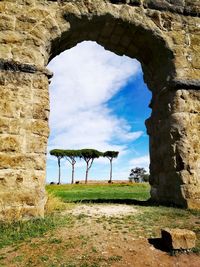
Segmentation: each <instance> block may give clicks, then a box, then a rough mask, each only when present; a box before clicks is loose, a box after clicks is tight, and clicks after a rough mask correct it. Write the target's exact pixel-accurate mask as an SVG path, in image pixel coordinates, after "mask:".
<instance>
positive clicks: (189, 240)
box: [161, 228, 196, 250]
mask: <svg viewBox="0 0 200 267" xmlns="http://www.w3.org/2000/svg"><path fill="white" fill-rule="evenodd" d="M161 236H162V241H163V245H164V246H165V247H166V248H168V249H169V250H182V249H185V250H189V249H192V248H194V247H195V243H196V234H195V233H194V232H193V231H190V230H187V229H178V228H174V229H169V228H165V229H162V230H161Z"/></svg>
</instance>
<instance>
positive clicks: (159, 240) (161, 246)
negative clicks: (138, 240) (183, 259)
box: [148, 238, 170, 253]
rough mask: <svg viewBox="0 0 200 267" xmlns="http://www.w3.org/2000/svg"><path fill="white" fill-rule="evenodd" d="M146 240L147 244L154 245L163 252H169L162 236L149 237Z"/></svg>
mask: <svg viewBox="0 0 200 267" xmlns="http://www.w3.org/2000/svg"><path fill="white" fill-rule="evenodd" d="M148 241H149V244H151V245H153V246H154V248H156V249H159V250H161V251H164V252H168V253H169V252H170V250H169V249H168V248H167V247H166V244H164V242H163V240H162V238H149V239H148Z"/></svg>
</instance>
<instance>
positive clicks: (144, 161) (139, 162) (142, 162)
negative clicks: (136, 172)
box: [129, 155, 150, 171]
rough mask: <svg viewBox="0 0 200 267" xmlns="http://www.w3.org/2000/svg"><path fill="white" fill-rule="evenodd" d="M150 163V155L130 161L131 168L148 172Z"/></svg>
mask: <svg viewBox="0 0 200 267" xmlns="http://www.w3.org/2000/svg"><path fill="white" fill-rule="evenodd" d="M149 163H150V159H149V155H145V156H142V157H137V158H133V159H131V160H130V161H129V164H130V166H131V168H135V167H143V168H145V170H147V171H149Z"/></svg>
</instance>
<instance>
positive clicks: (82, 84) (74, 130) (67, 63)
mask: <svg viewBox="0 0 200 267" xmlns="http://www.w3.org/2000/svg"><path fill="white" fill-rule="evenodd" d="M49 68H50V69H51V70H52V71H53V72H54V78H53V79H52V83H51V85H50V104H51V113H50V129H51V136H50V139H49V148H50V149H51V148H55V147H61V148H74V149H76V148H84V147H85V148H86V147H94V148H96V149H99V150H110V149H112V150H119V151H121V152H123V151H124V150H125V149H126V145H125V143H126V142H129V141H134V140H136V139H138V138H139V137H140V136H141V135H142V134H143V132H141V131H137V132H132V131H131V127H130V125H129V124H128V122H127V121H125V120H123V119H121V118H119V117H117V116H116V115H114V114H113V113H112V111H111V110H110V109H109V108H108V106H107V104H106V102H107V101H108V100H109V99H111V98H112V97H113V96H114V95H115V94H116V93H117V92H118V91H119V90H120V89H121V88H122V87H123V86H125V85H126V83H127V82H128V80H129V79H130V77H133V76H134V75H136V74H137V73H138V72H139V71H141V69H140V65H139V63H138V62H137V61H136V60H132V59H130V58H127V57H119V56H116V55H115V54H113V53H111V52H109V51H106V50H104V48H103V47H101V46H99V45H97V44H96V43H94V42H83V43H81V44H79V45H77V46H76V47H74V48H73V49H71V50H67V51H65V52H64V53H62V55H60V56H59V57H56V58H55V59H54V60H52V61H51V62H50V64H49ZM113 140H115V142H114V144H113ZM115 143H120V145H115Z"/></svg>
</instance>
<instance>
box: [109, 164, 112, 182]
mask: <svg viewBox="0 0 200 267" xmlns="http://www.w3.org/2000/svg"><path fill="white" fill-rule="evenodd" d="M109 182H110V183H112V160H110V181H109Z"/></svg>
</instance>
